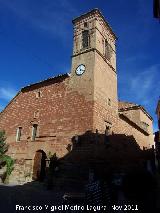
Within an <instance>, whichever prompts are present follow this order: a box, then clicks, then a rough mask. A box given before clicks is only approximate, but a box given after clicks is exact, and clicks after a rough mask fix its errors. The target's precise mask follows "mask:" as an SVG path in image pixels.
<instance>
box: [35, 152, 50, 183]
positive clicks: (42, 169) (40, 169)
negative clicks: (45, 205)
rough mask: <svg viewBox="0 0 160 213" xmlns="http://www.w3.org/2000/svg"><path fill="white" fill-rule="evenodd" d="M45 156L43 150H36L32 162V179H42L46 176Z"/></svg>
mask: <svg viewBox="0 0 160 213" xmlns="http://www.w3.org/2000/svg"><path fill="white" fill-rule="evenodd" d="M46 158H47V156H46V153H45V152H44V151H43V150H38V151H36V153H35V157H34V164H33V176H32V179H33V180H38V181H43V180H44V178H45V176H46Z"/></svg>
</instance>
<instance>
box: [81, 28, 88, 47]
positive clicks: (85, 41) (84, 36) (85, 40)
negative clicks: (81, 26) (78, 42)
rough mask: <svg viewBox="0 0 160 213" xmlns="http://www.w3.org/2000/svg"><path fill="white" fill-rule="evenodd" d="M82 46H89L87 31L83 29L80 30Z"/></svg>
mask: <svg viewBox="0 0 160 213" xmlns="http://www.w3.org/2000/svg"><path fill="white" fill-rule="evenodd" d="M82 47H83V48H87V47H89V31H88V30H84V31H83V32H82Z"/></svg>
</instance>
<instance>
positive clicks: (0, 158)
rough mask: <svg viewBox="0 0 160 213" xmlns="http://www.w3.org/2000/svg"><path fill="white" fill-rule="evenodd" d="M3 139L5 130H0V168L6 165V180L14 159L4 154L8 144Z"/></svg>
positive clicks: (4, 138)
mask: <svg viewBox="0 0 160 213" xmlns="http://www.w3.org/2000/svg"><path fill="white" fill-rule="evenodd" d="M5 141H6V137H5V131H0V168H2V167H4V166H6V171H5V175H4V176H5V178H4V179H5V180H4V181H6V180H8V177H9V176H10V174H11V173H12V171H13V168H14V167H13V165H14V160H13V159H12V158H11V157H10V156H8V155H6V152H7V151H8V147H9V146H8V145H7V144H6V142H5Z"/></svg>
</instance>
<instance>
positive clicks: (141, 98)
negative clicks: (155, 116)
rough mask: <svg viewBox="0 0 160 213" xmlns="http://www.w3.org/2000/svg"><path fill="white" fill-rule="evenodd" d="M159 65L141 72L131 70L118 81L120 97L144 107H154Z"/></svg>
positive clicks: (157, 88)
mask: <svg viewBox="0 0 160 213" xmlns="http://www.w3.org/2000/svg"><path fill="white" fill-rule="evenodd" d="M159 69H160V64H156V65H152V66H150V67H148V68H145V69H143V70H132V71H130V72H127V74H126V75H125V76H123V77H122V78H121V79H120V92H121V94H120V95H121V97H123V96H124V97H126V98H128V99H129V100H131V99H132V100H133V101H134V102H137V103H138V104H142V105H144V106H147V105H148V106H149V107H150V106H151V105H152V104H153V105H155V101H156V100H157V99H158V95H159V88H160V82H159V81H158V79H159Z"/></svg>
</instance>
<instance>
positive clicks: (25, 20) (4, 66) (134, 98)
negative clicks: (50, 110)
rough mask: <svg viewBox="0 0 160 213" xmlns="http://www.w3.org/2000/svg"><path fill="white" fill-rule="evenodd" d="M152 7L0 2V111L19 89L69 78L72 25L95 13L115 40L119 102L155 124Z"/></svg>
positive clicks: (157, 47)
mask: <svg viewBox="0 0 160 213" xmlns="http://www.w3.org/2000/svg"><path fill="white" fill-rule="evenodd" d="M152 5H153V0H130V1H128V0H94V1H89V0H85V1H82V0H74V1H73V0H34V1H33V0H14V1H13V0H0V74H1V75H0V110H2V109H3V108H4V107H5V106H6V104H7V103H8V102H9V101H10V100H11V99H12V98H13V97H14V95H15V94H16V93H17V92H18V91H19V90H20V88H21V87H24V86H26V85H28V84H30V83H34V82H37V81H40V80H43V79H46V78H48V77H52V76H56V75H58V74H61V73H66V72H70V68H71V58H70V56H71V55H72V39H73V29H72V22H71V21H72V19H73V18H75V17H76V16H79V15H81V14H82V13H85V12H87V11H89V10H91V9H93V8H99V9H100V10H101V12H102V13H103V15H104V16H105V18H106V20H107V21H108V22H109V24H110V26H111V27H112V29H113V31H114V32H115V33H116V35H117V37H118V41H117V72H118V96H119V99H121V100H126V101H129V102H134V103H137V104H141V105H143V106H144V107H145V108H146V109H147V111H148V112H149V113H150V114H151V116H152V117H153V118H154V120H155V121H156V116H155V108H156V104H157V101H158V97H159V96H160V53H159V51H160V22H158V21H157V20H156V19H154V18H153V8H152ZM154 129H157V123H156V122H155V123H154Z"/></svg>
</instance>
